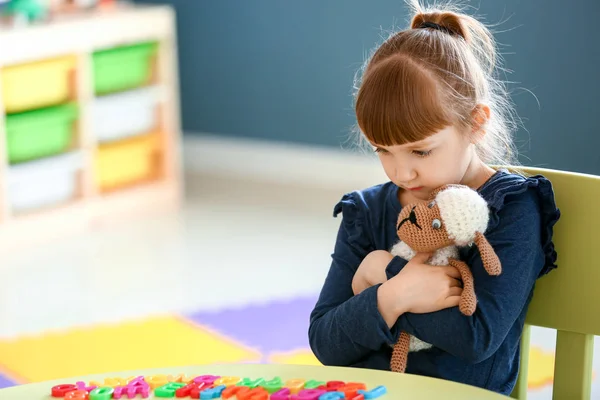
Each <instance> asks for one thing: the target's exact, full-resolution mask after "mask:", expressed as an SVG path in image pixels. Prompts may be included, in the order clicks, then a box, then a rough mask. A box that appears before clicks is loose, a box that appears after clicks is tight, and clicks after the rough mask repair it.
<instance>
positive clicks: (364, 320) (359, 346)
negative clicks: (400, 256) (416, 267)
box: [309, 192, 396, 366]
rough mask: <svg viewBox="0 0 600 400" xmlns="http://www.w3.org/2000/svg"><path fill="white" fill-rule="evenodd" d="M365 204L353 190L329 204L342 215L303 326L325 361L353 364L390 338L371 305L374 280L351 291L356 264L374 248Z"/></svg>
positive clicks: (374, 299)
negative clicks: (327, 264)
mask: <svg viewBox="0 0 600 400" xmlns="http://www.w3.org/2000/svg"><path fill="white" fill-rule="evenodd" d="M367 207H368V206H367V204H366V202H364V201H363V198H362V197H361V193H359V192H353V193H350V194H347V195H344V196H343V198H342V199H341V201H340V202H339V203H338V204H336V206H335V207H334V212H333V214H334V216H337V215H338V214H340V213H342V214H343V219H342V221H341V223H340V227H339V230H338V235H337V239H336V242H335V248H334V251H333V254H332V256H331V257H332V262H331V266H330V268H329V272H328V274H327V277H326V279H325V283H324V285H323V288H322V289H321V293H320V295H319V299H318V301H317V304H316V305H315V307H314V309H313V311H312V312H311V316H310V325H309V343H310V346H311V349H312V350H313V353H314V354H315V356H316V357H317V358H318V359H319V361H321V363H323V364H325V365H340V366H349V365H356V364H357V363H360V362H361V360H364V359H365V358H366V357H369V355H371V354H373V352H376V351H378V350H379V349H381V348H382V346H384V345H389V344H390V343H392V342H393V341H394V340H395V338H396V333H393V332H392V331H390V329H389V327H388V326H387V324H386V322H385V321H384V319H383V317H382V316H381V314H380V313H379V310H378V307H377V291H378V289H379V286H380V285H375V286H372V287H370V288H368V289H365V290H364V291H362V292H361V293H360V294H358V295H356V296H355V295H354V293H353V291H352V279H353V277H354V274H355V272H356V270H357V269H358V266H359V265H360V263H361V262H362V260H363V259H364V258H365V256H366V255H367V254H369V253H370V252H371V251H373V249H374V246H373V244H372V241H371V239H370V238H371V233H370V232H369V229H368V228H367V227H366V220H365V214H366V211H365V210H366V209H367Z"/></svg>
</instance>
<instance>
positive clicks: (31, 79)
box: [1, 56, 75, 113]
mask: <svg viewBox="0 0 600 400" xmlns="http://www.w3.org/2000/svg"><path fill="white" fill-rule="evenodd" d="M74 68H75V58H74V57H72V56H67V57H60V58H53V59H49V60H43V61H38V62H33V63H28V64H20V65H13V66H10V67H5V68H2V72H1V79H2V100H3V101H4V107H5V109H6V112H8V113H14V112H20V111H25V110H31V109H35V108H41V107H47V106H51V105H56V104H60V103H64V102H66V101H68V100H70V98H71V97H72V87H73V78H72V77H73V71H74Z"/></svg>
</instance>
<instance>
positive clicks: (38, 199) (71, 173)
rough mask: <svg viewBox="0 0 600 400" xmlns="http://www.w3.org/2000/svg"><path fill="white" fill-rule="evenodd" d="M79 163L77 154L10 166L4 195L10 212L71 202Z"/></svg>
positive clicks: (80, 159)
mask: <svg viewBox="0 0 600 400" xmlns="http://www.w3.org/2000/svg"><path fill="white" fill-rule="evenodd" d="M82 161H83V158H82V157H81V153H79V152H76V153H68V154H62V155H60V156H57V157H52V158H45V159H42V160H39V161H33V162H29V163H24V164H19V165H16V166H13V167H10V168H9V170H8V193H9V194H8V195H9V199H10V205H11V207H12V211H13V212H17V213H18V212H23V211H30V210H33V209H37V208H43V207H48V206H52V205H56V204H60V203H63V202H66V201H68V200H70V199H72V198H73V197H74V196H75V193H76V191H77V173H78V172H79V171H80V170H81V167H82V165H83V162H82Z"/></svg>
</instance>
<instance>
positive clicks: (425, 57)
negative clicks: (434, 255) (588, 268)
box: [309, 5, 559, 394]
mask: <svg viewBox="0 0 600 400" xmlns="http://www.w3.org/2000/svg"><path fill="white" fill-rule="evenodd" d="M414 9H415V14H414V17H413V18H412V23H411V28H410V29H407V30H404V31H401V32H397V33H395V34H394V35H392V36H391V37H389V39H387V41H385V42H384V43H383V44H382V45H381V46H380V47H379V48H378V49H377V51H376V52H375V53H374V54H373V55H372V57H371V58H370V60H368V63H367V64H366V68H365V70H364V73H363V76H362V82H361V84H360V86H359V90H358V93H357V95H356V116H357V121H358V127H359V128H360V132H361V134H362V136H363V138H364V139H366V140H367V141H368V142H369V143H370V145H371V146H372V147H373V149H374V151H376V152H377V154H378V155H379V158H380V160H381V163H382V166H383V169H384V170H385V173H386V175H387V176H388V177H389V179H390V182H387V183H385V184H381V185H378V186H374V187H370V188H368V189H364V190H362V191H357V192H352V193H349V194H346V195H344V196H343V198H342V199H341V201H340V202H339V203H338V204H337V205H336V207H335V209H334V216H335V215H337V214H338V213H340V212H342V213H343V220H342V223H341V226H340V229H339V232H338V236H337V240H336V242H335V249H334V252H333V255H332V263H331V267H330V270H329V273H328V276H327V278H326V280H325V283H324V286H323V288H322V291H321V294H320V297H319V300H318V302H317V304H316V306H315V308H314V310H313V311H312V313H311V318H310V328H309V339H310V344H311V347H312V350H313V352H314V354H315V355H316V356H317V358H318V359H319V360H320V361H321V362H322V363H323V364H325V365H339V366H354V367H363V368H374V369H383V370H389V369H390V358H391V353H392V346H393V345H394V344H395V343H396V341H397V340H398V337H399V334H400V332H402V331H404V332H407V333H408V334H410V335H413V336H416V337H417V338H419V339H421V340H423V341H425V342H427V343H431V344H432V345H433V348H431V349H429V350H422V351H418V352H411V353H410V354H409V357H408V362H407V370H406V372H407V373H412V374H419V375H426V376H432V377H437V378H442V379H447V380H453V381H457V382H462V383H465V384H469V385H474V386H479V387H482V388H486V389H489V390H492V391H496V392H499V393H502V394H510V393H511V391H512V389H513V387H514V385H515V382H516V378H517V374H518V370H519V348H520V347H519V342H520V337H521V332H522V329H523V324H524V320H525V315H526V312H527V307H528V304H529V302H530V300H531V298H532V295H533V288H534V283H535V281H536V279H537V278H538V277H539V276H541V275H543V274H545V273H547V272H549V271H550V270H551V269H553V268H555V267H556V265H555V261H556V253H555V251H554V246H553V243H552V230H553V226H554V224H555V223H556V221H557V220H558V218H559V211H558V209H557V208H556V205H555V202H554V195H553V190H552V186H551V184H550V182H549V181H548V180H546V179H545V178H544V177H541V176H536V177H523V176H521V175H518V174H515V173H511V172H508V171H507V170H505V169H498V170H496V169H493V168H491V167H490V166H489V165H494V164H495V165H498V164H499V165H514V164H515V163H516V162H515V160H514V158H513V157H514V152H513V150H512V149H513V145H512V140H511V130H512V125H511V124H510V119H509V117H510V113H511V111H510V109H509V107H508V105H509V103H508V100H507V96H506V95H505V93H504V92H503V86H502V84H501V83H499V82H498V81H496V80H495V79H494V76H493V73H494V70H495V66H496V59H495V58H496V57H495V56H496V54H495V46H494V41H493V38H492V36H491V35H490V33H489V31H488V30H487V29H486V28H485V27H484V25H482V24H481V23H480V22H478V21H477V20H475V19H473V18H472V17H470V16H467V15H464V14H461V13H458V12H453V11H444V10H436V9H431V10H423V9H421V8H419V6H418V5H415V6H414ZM449 183H460V184H463V185H467V186H469V187H471V188H473V189H476V190H478V192H479V193H480V194H481V196H483V198H484V199H485V200H486V201H487V202H488V205H489V207H490V222H489V225H488V230H487V231H486V233H485V236H486V238H487V240H488V241H489V242H490V244H491V245H492V247H493V248H494V250H495V252H496V254H497V255H498V257H499V258H500V261H501V263H502V274H501V275H500V276H494V277H491V276H489V275H488V274H487V273H486V272H485V270H484V268H483V266H482V261H481V257H480V254H479V252H478V250H477V246H471V247H466V248H463V249H461V252H460V255H461V259H462V260H463V261H465V262H466V263H467V264H468V265H469V266H470V268H471V269H472V273H473V277H474V280H475V291H476V295H477V299H478V303H477V310H476V312H475V314H473V315H472V316H470V317H467V316H465V315H463V314H461V312H460V311H459V310H458V307H456V306H457V304H458V300H459V299H460V294H461V291H462V288H461V283H460V281H459V280H458V278H459V277H460V275H459V273H458V271H457V270H456V269H454V268H453V267H450V266H442V267H431V266H428V265H427V264H426V263H425V262H426V261H427V258H428V255H427V254H419V255H417V256H416V257H414V258H413V259H412V260H411V261H410V262H407V261H406V260H403V259H401V258H400V257H394V256H392V255H391V254H390V253H389V250H390V249H391V248H392V246H393V245H394V244H395V243H396V242H397V241H398V237H397V234H396V222H397V218H398V214H399V213H400V210H401V208H402V207H403V206H404V205H406V204H409V203H414V202H419V201H425V200H426V199H427V198H428V195H429V193H431V191H432V190H434V189H435V188H437V187H440V186H442V185H444V184H449ZM357 271H358V272H357ZM373 283H375V284H374V285H372V286H371V284H373Z"/></svg>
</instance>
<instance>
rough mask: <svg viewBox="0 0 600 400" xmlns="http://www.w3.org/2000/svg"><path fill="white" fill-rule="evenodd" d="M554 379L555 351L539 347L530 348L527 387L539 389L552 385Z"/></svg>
mask: <svg viewBox="0 0 600 400" xmlns="http://www.w3.org/2000/svg"><path fill="white" fill-rule="evenodd" d="M553 379H554V353H553V352H549V351H545V350H543V349H541V348H539V347H533V346H532V347H531V348H530V349H529V373H528V376H527V387H528V388H529V389H539V388H542V387H544V386H547V385H551V384H552V382H553Z"/></svg>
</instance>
